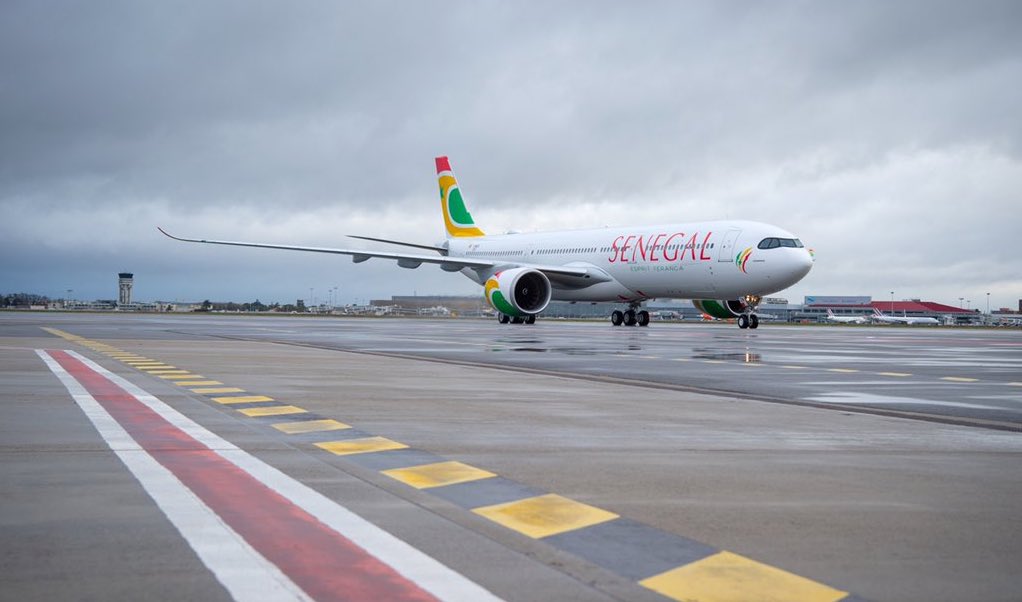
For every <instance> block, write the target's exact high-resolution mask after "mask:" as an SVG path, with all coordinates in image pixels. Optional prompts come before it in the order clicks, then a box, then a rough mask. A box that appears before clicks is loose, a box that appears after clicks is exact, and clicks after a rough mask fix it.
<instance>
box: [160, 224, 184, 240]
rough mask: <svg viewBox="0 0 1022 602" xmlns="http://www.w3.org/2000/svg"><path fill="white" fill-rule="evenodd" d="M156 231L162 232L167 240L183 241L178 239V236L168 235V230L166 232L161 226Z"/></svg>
mask: <svg viewBox="0 0 1022 602" xmlns="http://www.w3.org/2000/svg"><path fill="white" fill-rule="evenodd" d="M156 229H157V230H159V231H160V232H162V233H163V235H164V236H166V237H167V238H173V239H174V240H182V239H180V238H178V237H176V236H172V235H171V234H168V233H167V231H166V230H164V229H163V228H161V227H159V226H156Z"/></svg>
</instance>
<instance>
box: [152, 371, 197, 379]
mask: <svg viewBox="0 0 1022 602" xmlns="http://www.w3.org/2000/svg"><path fill="white" fill-rule="evenodd" d="M156 377H157V378H162V379H163V380H182V379H184V380H187V379H189V378H202V375H201V374H189V373H188V372H185V373H184V374H157V375H156Z"/></svg>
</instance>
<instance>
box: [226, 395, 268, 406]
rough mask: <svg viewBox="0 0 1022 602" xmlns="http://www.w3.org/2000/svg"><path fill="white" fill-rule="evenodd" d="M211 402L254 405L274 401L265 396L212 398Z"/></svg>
mask: <svg viewBox="0 0 1022 602" xmlns="http://www.w3.org/2000/svg"><path fill="white" fill-rule="evenodd" d="M213 401H215V402H217V403H222V404H232V403H255V402H257V401H276V400H275V399H273V398H272V397H267V396H265V395H239V396H237V397H214V398H213Z"/></svg>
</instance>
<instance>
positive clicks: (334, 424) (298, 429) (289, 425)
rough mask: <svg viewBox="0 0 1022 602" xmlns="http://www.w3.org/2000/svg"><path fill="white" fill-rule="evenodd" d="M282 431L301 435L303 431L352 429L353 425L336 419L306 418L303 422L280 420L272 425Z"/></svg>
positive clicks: (316, 431)
mask: <svg viewBox="0 0 1022 602" xmlns="http://www.w3.org/2000/svg"><path fill="white" fill-rule="evenodd" d="M272 426H273V428H275V429H277V430H278V431H280V432H282V433H286V434H288V435H301V434H303V433H318V432H321V431H341V430H344V429H350V428H351V426H350V425H347V424H344V423H343V422H338V421H336V420H329V419H328V420H305V421H302V422H278V423H277V424H274V425H272Z"/></svg>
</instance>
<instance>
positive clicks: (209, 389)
mask: <svg viewBox="0 0 1022 602" xmlns="http://www.w3.org/2000/svg"><path fill="white" fill-rule="evenodd" d="M178 384H179V385H180V384H183V383H178ZM244 392H245V389H239V388H237V387H204V388H200V389H192V393H203V394H208V393H244Z"/></svg>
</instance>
